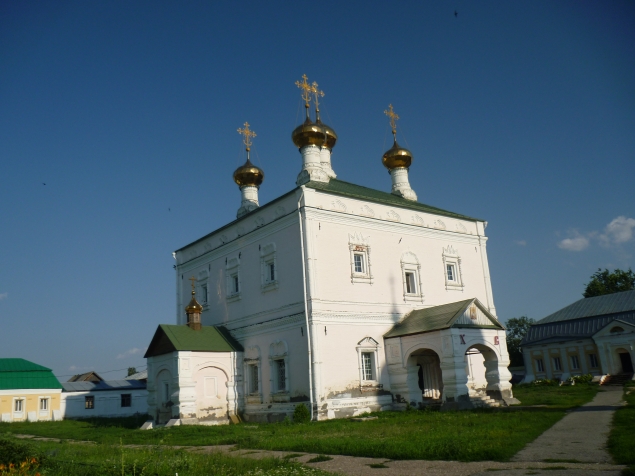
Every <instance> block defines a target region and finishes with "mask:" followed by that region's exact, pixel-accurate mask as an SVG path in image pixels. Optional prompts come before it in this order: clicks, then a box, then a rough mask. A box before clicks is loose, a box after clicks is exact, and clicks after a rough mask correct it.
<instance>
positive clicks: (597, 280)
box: [582, 268, 635, 298]
mask: <svg viewBox="0 0 635 476" xmlns="http://www.w3.org/2000/svg"><path fill="white" fill-rule="evenodd" d="M634 289H635V273H633V271H632V270H631V268H628V271H622V270H621V269H619V268H617V269H615V271H613V272H612V273H611V272H609V270H608V269H605V270H604V271H602V270H601V269H600V268H598V270H597V271H596V272H595V273H594V274H593V275H592V276H591V281H590V282H589V283H588V284H587V285H586V289H585V290H584V293H583V294H582V295H583V296H584V297H585V298H589V297H594V296H602V295H604V294H613V293H619V292H622V291H632V290H634Z"/></svg>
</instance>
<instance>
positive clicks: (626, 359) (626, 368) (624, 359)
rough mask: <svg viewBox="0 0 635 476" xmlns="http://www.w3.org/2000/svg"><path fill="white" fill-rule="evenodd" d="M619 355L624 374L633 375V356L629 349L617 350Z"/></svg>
mask: <svg viewBox="0 0 635 476" xmlns="http://www.w3.org/2000/svg"><path fill="white" fill-rule="evenodd" d="M617 355H618V357H619V358H620V365H621V369H622V373H623V374H632V373H633V361H632V359H631V354H630V352H629V351H628V350H627V349H624V348H622V349H617Z"/></svg>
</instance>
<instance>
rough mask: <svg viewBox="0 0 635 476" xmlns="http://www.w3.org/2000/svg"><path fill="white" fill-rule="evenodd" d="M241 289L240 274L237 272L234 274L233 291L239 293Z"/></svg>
mask: <svg viewBox="0 0 635 476" xmlns="http://www.w3.org/2000/svg"><path fill="white" fill-rule="evenodd" d="M238 291H239V286H238V275H237V274H235V275H233V276H232V292H233V293H238Z"/></svg>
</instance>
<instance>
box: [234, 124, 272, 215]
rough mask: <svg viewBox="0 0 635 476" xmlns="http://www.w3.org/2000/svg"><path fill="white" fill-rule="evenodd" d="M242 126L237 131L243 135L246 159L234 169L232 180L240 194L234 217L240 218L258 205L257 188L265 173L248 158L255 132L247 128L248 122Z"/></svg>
mask: <svg viewBox="0 0 635 476" xmlns="http://www.w3.org/2000/svg"><path fill="white" fill-rule="evenodd" d="M244 127H245V128H244V129H238V133H239V134H241V135H242V136H243V143H244V144H245V150H246V151H247V161H246V162H245V163H244V164H243V165H241V166H240V167H238V168H237V169H236V170H235V171H234V182H236V184H237V185H238V187H239V188H240V193H241V196H242V198H241V203H240V208H239V209H238V212H237V213H236V218H240V217H241V216H243V215H245V214H247V213H249V212H250V211H252V210H255V209H256V208H258V207H259V206H260V204H259V203H258V188H259V187H260V185H261V184H262V181H263V180H264V179H265V173H264V172H263V171H262V169H260V168H259V167H256V166H255V165H254V164H252V163H251V160H250V159H249V152H250V151H251V145H252V139H253V138H254V137H256V133H255V132H254V131H252V130H251V129H249V123H248V122H245V124H244Z"/></svg>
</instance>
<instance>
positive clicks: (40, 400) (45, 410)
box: [37, 396, 51, 416]
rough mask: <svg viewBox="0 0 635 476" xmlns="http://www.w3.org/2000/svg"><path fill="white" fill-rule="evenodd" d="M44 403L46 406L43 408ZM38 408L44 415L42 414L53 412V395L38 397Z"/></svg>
mask: <svg viewBox="0 0 635 476" xmlns="http://www.w3.org/2000/svg"><path fill="white" fill-rule="evenodd" d="M43 405H44V406H45V407H46V408H42V406H43ZM37 408H38V413H39V414H40V415H42V416H46V415H48V414H49V413H50V412H51V397H49V396H46V397H39V398H38V404H37Z"/></svg>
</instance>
